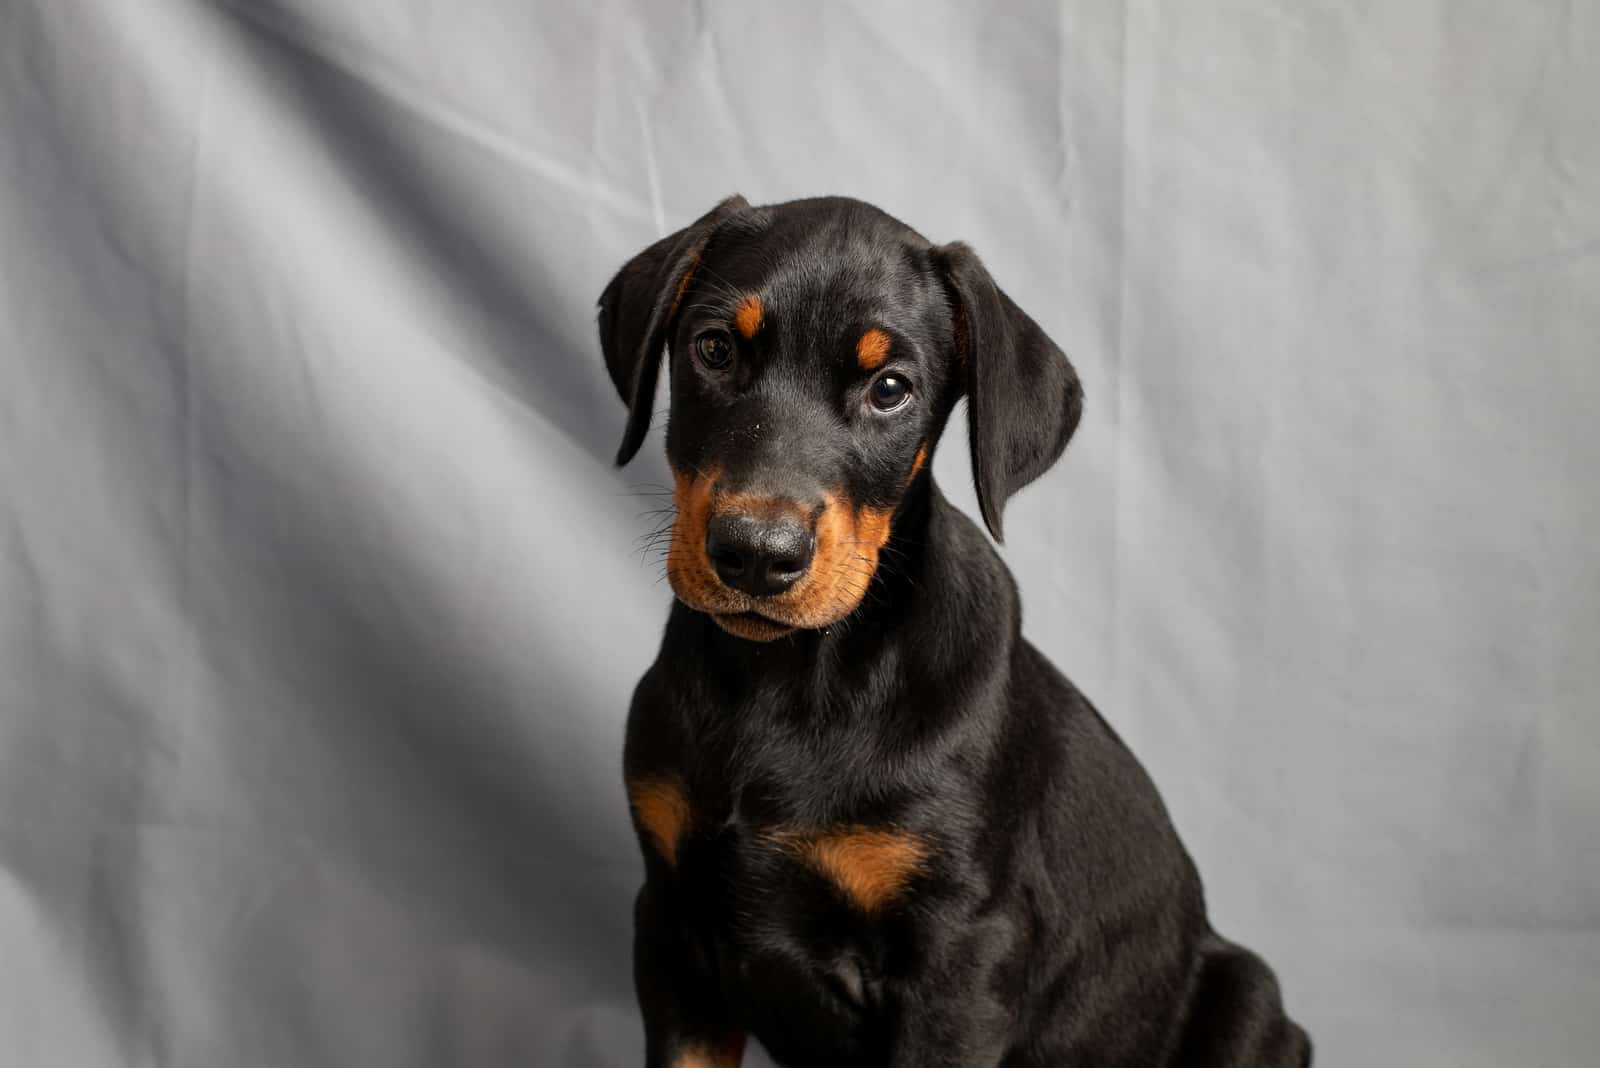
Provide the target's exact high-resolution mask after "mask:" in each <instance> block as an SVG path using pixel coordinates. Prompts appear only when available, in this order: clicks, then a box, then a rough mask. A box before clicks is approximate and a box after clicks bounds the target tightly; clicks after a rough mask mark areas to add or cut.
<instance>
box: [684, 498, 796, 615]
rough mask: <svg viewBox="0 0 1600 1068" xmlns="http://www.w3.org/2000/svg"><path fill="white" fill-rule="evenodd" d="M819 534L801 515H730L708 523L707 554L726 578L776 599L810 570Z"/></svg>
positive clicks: (738, 586) (738, 587)
mask: <svg viewBox="0 0 1600 1068" xmlns="http://www.w3.org/2000/svg"><path fill="white" fill-rule="evenodd" d="M815 548H816V538H815V537H814V536H813V535H812V533H811V530H810V528H808V527H807V526H806V524H805V523H804V522H802V521H801V520H800V518H799V517H797V516H787V515H779V516H765V515H748V514H743V513H738V512H735V513H731V514H727V515H719V516H716V517H715V518H713V519H712V520H711V522H710V523H708V524H706V555H707V556H709V557H710V558H711V565H712V566H713V567H715V568H716V569H717V574H718V576H720V577H721V579H722V581H723V582H725V583H727V584H728V585H729V586H732V587H733V588H734V589H736V590H743V591H744V592H746V593H748V594H750V595H752V596H755V597H771V596H772V595H773V594H777V593H782V592H783V591H784V590H786V589H788V588H789V587H790V586H793V585H794V584H795V583H796V582H799V581H800V579H801V578H803V577H804V576H805V573H806V572H807V571H808V570H810V568H811V554H812V552H813V550H815Z"/></svg>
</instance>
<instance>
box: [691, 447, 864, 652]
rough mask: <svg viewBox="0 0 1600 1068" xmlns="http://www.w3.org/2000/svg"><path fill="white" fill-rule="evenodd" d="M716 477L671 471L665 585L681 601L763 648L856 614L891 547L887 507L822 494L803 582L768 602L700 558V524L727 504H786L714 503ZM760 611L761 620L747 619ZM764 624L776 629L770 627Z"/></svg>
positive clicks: (765, 501)
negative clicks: (734, 585)
mask: <svg viewBox="0 0 1600 1068" xmlns="http://www.w3.org/2000/svg"><path fill="white" fill-rule="evenodd" d="M719 475H720V472H719V471H718V470H716V469H713V470H712V471H710V472H708V473H706V474H704V475H693V474H690V473H689V472H686V471H678V470H675V471H674V472H673V475H672V479H673V503H674V505H675V506H676V509H677V517H676V518H675V519H674V521H673V524H672V546H671V548H670V549H669V550H668V552H667V580H668V582H669V583H671V585H672V592H673V593H675V594H676V595H677V597H678V599H679V600H680V601H682V602H683V603H684V604H686V605H688V606H689V607H690V608H693V609H695V610H696V611H699V612H707V613H710V614H711V615H712V616H713V617H714V618H716V620H717V622H718V623H719V624H721V625H722V627H723V629H724V630H727V631H729V632H730V633H732V634H736V635H738V636H739V637H741V638H748V639H750V640H752V641H769V640H771V639H773V638H777V637H781V636H782V635H783V634H785V633H787V632H788V629H790V628H795V627H808V628H814V627H825V626H828V625H829V624H831V623H836V622H838V621H839V620H841V619H843V618H844V617H845V616H847V615H849V614H850V613H851V612H853V611H855V609H856V606H857V605H859V604H860V603H861V598H862V597H863V596H864V595H865V594H866V592H867V585H868V584H869V583H870V582H871V581H872V576H873V574H874V572H876V570H877V567H878V553H879V551H880V550H881V549H882V548H883V546H884V545H885V544H886V543H887V542H888V540H889V532H890V530H889V524H890V519H891V518H892V517H893V514H894V511H893V509H892V508H870V507H861V508H856V507H852V506H851V505H850V504H849V503H848V502H846V501H845V500H843V499H842V497H841V496H840V495H838V494H831V493H830V494H824V505H823V509H822V514H821V516H820V517H819V518H818V519H817V522H816V527H815V531H814V533H815V536H816V550H815V552H814V553H813V554H812V558H811V568H810V570H809V571H807V572H806V575H805V577H804V578H802V579H801V580H800V581H799V582H797V583H795V584H794V585H793V586H792V587H790V588H789V589H788V590H785V591H784V592H783V593H780V594H778V595H776V596H773V597H761V598H752V597H749V596H746V595H745V594H743V593H741V592H739V591H738V590H734V589H730V588H729V587H728V586H726V585H724V584H723V582H722V580H721V579H720V578H718V577H717V573H716V569H715V568H714V567H713V566H712V563H711V561H710V559H709V558H708V557H707V556H706V525H707V524H708V523H709V522H710V520H711V517H712V515H713V514H714V513H717V512H722V511H723V510H724V509H725V508H728V507H729V506H730V505H740V504H743V505H746V506H749V507H751V508H756V509H767V508H790V507H794V505H793V503H792V502H788V501H777V500H774V499H773V498H767V497H755V496H750V497H746V496H743V495H738V494H731V495H724V496H715V495H714V490H715V487H716V484H717V479H718V477H719ZM751 612H759V613H760V616H761V617H764V618H762V619H751V618H749V617H747V616H745V613H751ZM768 623H773V624H777V625H778V626H773V627H769V626H767V624H768Z"/></svg>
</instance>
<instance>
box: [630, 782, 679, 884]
mask: <svg viewBox="0 0 1600 1068" xmlns="http://www.w3.org/2000/svg"><path fill="white" fill-rule="evenodd" d="M628 798H629V800H630V801H632V802H633V811H634V814H635V815H636V816H637V817H638V818H639V826H641V827H643V828H644V830H645V833H646V834H648V835H649V836H650V838H651V840H652V841H654V842H655V845H656V851H657V852H658V853H660V854H661V858H662V859H663V860H665V861H666V862H667V863H668V864H671V865H676V864H677V863H678V842H679V840H681V839H682V838H683V832H684V830H685V829H686V828H687V827H688V826H689V818H690V813H689V799H688V797H686V796H685V795H684V792H683V787H682V786H679V785H678V784H677V783H676V782H672V781H669V780H665V779H641V780H639V781H637V782H630V783H629V784H628Z"/></svg>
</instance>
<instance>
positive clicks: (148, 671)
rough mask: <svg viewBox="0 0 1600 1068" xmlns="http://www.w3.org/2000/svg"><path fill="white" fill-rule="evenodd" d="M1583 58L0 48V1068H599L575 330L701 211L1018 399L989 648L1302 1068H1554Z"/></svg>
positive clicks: (380, 28)
mask: <svg viewBox="0 0 1600 1068" xmlns="http://www.w3.org/2000/svg"><path fill="white" fill-rule="evenodd" d="M1596 54H1600V11H1597V8H1596V5H1594V4H1588V3H1582V2H1579V3H1556V2H1544V0H1529V2H1522V3H1515V4H1511V3H1490V2H1473V3H1456V2H1447V0H1432V2H1430V0H1393V2H1390V3H1382V4H1379V3H1355V2H1349V0H1335V2H1331V3H1324V4H1304V3H1291V2H1288V0H1257V2H1252V3H1229V4H1221V5H1218V4H1185V3H1180V2H1177V0H1167V2H1157V0H1130V2H1128V3H1116V2H1111V0H1084V2H1074V3H1065V4H1048V3H1035V2H1018V3H1010V4H1005V5H999V6H985V5H971V4H959V3H924V4H917V5H889V6H880V5H866V4H863V5H856V6H852V7H847V6H837V5H832V4H823V5H809V4H789V5H770V6H767V5H745V4H695V5H678V4H667V3H646V2H643V0H638V2H625V0H607V2H604V3H597V4H589V3H578V2H561V3H557V2H537V0H520V2H515V3H512V2H506V0H483V2H477V3H468V4H461V3H454V4H447V3H443V2H441V0H414V2H411V3H407V4H391V3H380V2H376V0H366V2H357V0H346V2H342V3H337V4H329V3H319V2H314V0H258V2H246V0H235V2H220V0H219V2H211V3H204V2H199V0H146V2H140V3H122V2H117V3H110V2H102V0H7V2H6V3H4V4H0V487H3V491H4V492H3V495H0V959H3V960H5V962H6V967H5V969H4V972H3V974H0V1065H4V1066H13V1065H14V1066H16V1068H45V1066H61V1068H98V1066H107V1068H110V1066H119V1068H120V1066H130V1068H132V1066H151V1065H163V1066H164V1065H177V1066H195V1068H211V1066H221V1065H227V1066H230V1068H254V1066H261V1068H282V1066H294V1068H320V1066H327V1068H352V1066H362V1065H372V1066H382V1068H407V1066H412V1065H415V1066H419V1068H420V1066H430V1068H432V1066H438V1065H455V1066H462V1068H466V1066H474V1068H476V1066H499V1065H537V1066H546V1065H550V1066H571V1068H580V1066H602V1065H604V1066H610V1065H636V1064H639V1063H642V1049H643V1035H642V1030H641V1027H640V1024H639V1021H638V1015H637V1012H636V1009H635V1007H634V1003H633V996H632V990H631V981H630V972H629V964H628V960H629V951H630V950H629V947H630V938H631V934H630V930H631V918H632V908H631V906H632V898H633V894H634V892H635V890H636V888H637V886H638V884H639V881H640V878H641V873H642V868H641V864H640V861H639V857H638V852H637V846H636V844H635V842H634V839H633V837H632V832H631V830H630V827H629V823H628V816H627V811H626V803H625V800H624V796H623V793H622V789H621V781H620V779H621V776H620V752H621V741H622V726H623V720H624V716H625V712H626V708H627V703H628V698H629V694H630V692H631V688H632V686H633V683H634V681H635V680H636V679H637V677H638V676H639V675H640V674H641V673H642V672H643V670H644V669H645V667H646V666H647V665H648V664H649V662H650V660H651V659H652V657H653V656H654V650H655V647H656V644H657V641H658V639H659V635H660V631H661V627H662V624H663V621H664V619H665V614H666V609H667V605H668V603H669V599H670V592H669V591H668V589H667V587H666V585H665V584H664V583H663V582H661V581H660V567H659V562H658V561H657V560H656V559H655V558H654V557H652V556H651V555H650V554H649V553H648V552H644V553H640V552H639V551H638V544H637V541H636V539H637V538H638V536H639V535H641V534H643V533H645V532H647V531H648V530H650V529H651V527H652V523H653V520H652V518H651V517H650V516H649V515H648V514H647V513H649V512H650V510H651V509H654V508H657V507H659V506H660V505H661V503H662V501H663V498H662V495H661V492H662V489H663V487H664V484H665V483H667V482H668V481H669V480H668V478H667V472H666V467H665V464H664V461H663V460H662V457H661V449H660V442H661V422H662V420H661V419H660V418H658V419H657V423H656V427H655V430H654V432H653V433H652V437H651V439H650V441H649V442H648V443H647V445H646V448H645V451H644V454H643V455H642V456H641V458H640V459H639V460H637V461H636V462H635V463H634V464H633V465H632V466H630V467H629V468H627V469H625V470H621V471H618V470H616V469H614V468H613V467H612V466H611V464H610V457H611V455H612V453H613V451H614V449H615V447H616V443H617V441H618V440H619V439H620V435H621V432H622V416H623V413H622V408H621V405H620V403H619V401H618V400H617V398H616V395H615V393H614V391H613V389H612V387H611V385H610V384H609V382H608V381H607V379H606V376H605V373H604V370H603V367H602V363H601V358H600V353H599V347H598V343H597V340H596V338H595V332H594V302H595V300H596V298H597V297H598V295H599V293H600V291H601V289H602V288H603V287H604V285H605V283H606V282H607V281H608V280H609V278H610V277H611V274H612V272H614V271H615V270H616V269H617V268H618V267H619V266H620V265H621V264H622V263H623V261H624V260H625V259H626V258H627V257H629V256H630V255H632V254H633V253H634V252H635V251H637V250H638V249H640V248H642V247H643V246H645V245H646V244H648V243H649V242H650V241H652V240H654V239H655V238H657V237H659V236H661V235H663V234H665V233H668V232H670V231H672V230H674V229H676V228H677V227H679V226H681V225H683V224H685V223H686V222H688V221H689V220H691V219H693V218H694V217H695V216H697V215H698V214H700V213H701V212H702V211H704V210H706V209H707V208H708V207H710V205H711V204H712V203H714V202H715V201H716V200H717V199H719V198H720V197H722V196H724V195H726V194H729V193H733V192H740V193H743V194H744V195H745V196H747V197H749V198H750V199H751V200H752V201H755V202H766V201H773V200H780V199H786V198H790V197H795V196H804V195H813V194H818V193H844V194H850V195H854V196H859V197H862V198H863V199H867V200H871V201H873V202H875V203H878V204H880V205H881V206H883V207H884V208H885V209H887V210H889V211H890V212H891V213H892V214H895V215H897V216H899V217H901V218H903V219H905V220H906V221H907V222H909V223H911V224H912V225H913V226H916V227H917V228H918V229H920V230H921V231H922V232H923V233H925V234H926V235H927V236H929V237H930V238H931V239H933V240H936V241H949V240H955V239H963V240H966V241H968V242H970V243H971V244H972V245H973V246H974V247H975V248H976V249H977V250H978V251H979V253H980V254H981V255H982V256H983V257H984V259H985V261H986V262H987V264H988V265H989V267H990V268H991V270H992V271H993V273H994V274H995V276H996V277H997V278H998V280H999V281H1000V284H1001V285H1002V286H1003V287H1004V288H1005V289H1006V290H1007V291H1008V292H1009V293H1010V295H1011V296H1012V297H1014V298H1015V299H1016V301H1017V302H1018V303H1019V304H1020V305H1021V306H1022V307H1023V308H1025V309H1027V310H1028V311H1029V312H1031V313H1032V314H1033V316H1034V317H1035V318H1036V319H1038V320H1039V322H1040V323H1041V324H1043V326H1044V327H1045V329H1046V330H1047V331H1048V332H1049V333H1050V334H1051V335H1052V336H1053V337H1054V338H1055V339H1056V340H1057V341H1058V342H1059V343H1060V344H1061V345H1062V346H1063V347H1064V348H1065V349H1066V350H1067V351H1068V352H1070V353H1071V354H1072V356H1073V358H1074V360H1075V362H1076V364H1077V367H1078V369H1079V371H1080V373H1081V375H1082V377H1083V380H1084V383H1085V387H1086V391H1087V407H1086V414H1085V418H1084V422H1083V426H1082V429H1081V430H1080V431H1079V433H1078V436H1077V438H1076V440H1075V441H1074V442H1073V444H1072V445H1071V447H1070V448H1069V450H1068V452H1067V454H1066V457H1065V458H1064V459H1063V461H1062V462H1061V463H1060V464H1058V465H1057V466H1056V467H1055V468H1054V469H1053V470H1051V471H1050V472H1049V473H1048V474H1047V475H1046V476H1045V477H1044V478H1042V479H1041V480H1040V481H1039V482H1038V483H1037V484H1036V485H1034V486H1033V487H1031V488H1029V489H1027V490H1025V491H1024V492H1023V493H1022V494H1021V495H1020V496H1019V497H1017V498H1016V499H1015V500H1014V501H1013V503H1012V505H1011V507H1010V509H1009V510H1008V512H1007V516H1006V531H1007V544H1006V545H1005V547H1004V550H1003V552H1004V556H1005V558H1006V559H1007V561H1008V562H1009V564H1010V566H1011V567H1012V569H1013V570H1014V572H1015V573H1016V576H1017V578H1018V581H1019V583H1020V585H1021V588H1022V592H1023V603H1024V606H1025V607H1024V629H1025V632H1026V633H1027V635H1028V636H1029V637H1030V638H1031V639H1032V640H1033V641H1034V642H1035V643H1037V644H1038V645H1039V646H1040V647H1041V648H1042V649H1043V650H1044V651H1045V652H1046V653H1047V654H1048V655H1049V656H1050V657H1051V659H1052V660H1054V661H1055V662H1056V663H1057V664H1058V665H1059V666H1060V667H1061V668H1062V669H1063V670H1064V671H1065V672H1066V673H1067V674H1068V675H1069V676H1071V677H1072V678H1073V679H1074V680H1075V681H1076V682H1077V684H1078V685H1079V686H1080V687H1081V688H1082V689H1083V690H1084V691H1085V692H1086V693H1087V694H1088V695H1089V696H1090V697H1091V699H1092V700H1094V701H1095V703H1096V704H1097V705H1098V706H1099V707H1100V708H1101V709H1102V710H1103V711H1104V712H1105V714H1106V716H1107V718H1108V719H1109V720H1110V722H1111V723H1112V724H1113V726H1114V727H1115V728H1116V729H1117V730H1118V731H1119V732H1120V733H1121V734H1122V735H1123V737H1124V738H1125V739H1126V740H1127V741H1128V743H1129V744H1130V745H1131V746H1132V748H1133V749H1134V750H1135V752H1136V753H1138V754H1139V756H1140V757H1141V759H1142V760H1143V761H1144V762H1145V764H1146V765H1147V766H1148V767H1149V769H1150V771H1151V773H1152V775H1153V776H1154V777H1155V779H1156V781H1157V783H1158V784H1159V786H1160V788H1161V790H1162V792H1163V795H1164V797H1165V799H1166V801H1167V804H1168V806H1169V808H1170V809H1171V811H1172V814H1173V818H1174V820H1175V822H1176V823H1177V825H1178V828H1179V830H1180V832H1181V833H1182V835H1183V836H1184V838H1185V840H1186V842H1187V844H1188V846H1189V848H1190V849H1191V851H1192V852H1193V854H1194V856H1195V859H1196V861H1197V863H1198V865H1199V867H1200V869H1201V872H1202V874H1203V876H1204V878H1205V880H1206V885H1207V890H1208V896H1209V901H1210V906H1211V910H1212V914H1213V918H1214V920H1215V923H1216V926H1217V927H1218V929H1219V930H1221V931H1222V932H1223V933H1225V934H1226V935H1228V936H1230V937H1232V938H1235V939H1237V940H1240V941H1242V942H1244V943H1245V944H1247V945H1249V946H1251V947H1252V948H1254V949H1256V950H1258V951H1259V952H1260V953H1262V954H1263V955H1264V956H1265V957H1266V958H1267V959H1268V960H1269V961H1270V962H1271V963H1272V964H1273V966H1274V967H1275V969H1276V970H1277V973H1278V976H1279V978H1280V980H1281V982H1282V985H1283V989H1284V996H1285V999H1286V1002H1287V1004H1288V1006H1289V1009H1290V1011H1291V1012H1292V1014H1293V1015H1294V1016H1295V1017H1296V1018H1297V1019H1298V1020H1300V1021H1301V1022H1303V1023H1304V1024H1305V1025H1306V1026H1307V1028H1308V1029H1309V1030H1310V1031H1311V1033H1312V1034H1313V1036H1314V1038H1315V1039H1316V1042H1317V1045H1318V1050H1319V1063H1322V1064H1327V1065H1342V1064H1392V1065H1408V1066H1425V1065H1438V1066H1450V1068H1471V1066H1485V1068H1487V1066H1495V1068H1501V1066H1504V1065H1511V1064H1515V1065H1554V1066H1565V1065H1573V1066H1577V1065H1588V1064H1593V1063H1594V1050H1595V1049H1596V1048H1600V1013H1597V1012H1596V1007H1597V1006H1600V818H1597V811H1600V548H1597V547H1600V537H1597V533H1596V532H1597V530H1600V506H1597V501H1600V482H1597V479H1596V471H1597V469H1600V428H1597V422H1596V417H1595V413H1596V411H1597V410H1600V348H1597V344H1600V343H1597V340H1596V339H1597V338H1600V124H1597V123H1596V121H1595V111H1594V102H1595V101H1596V100H1597V99H1600V66H1597V65H1596V64H1595V63H1594V61H1593V57H1594V56H1595V55H1596ZM665 404H666V398H665V395H664V394H663V396H662V397H661V398H659V399H658V406H662V407H664V406H665ZM964 434H965V430H964V427H963V426H961V425H960V423H959V416H958V420H957V422H956V423H955V424H954V425H953V427H952V432H951V434H950V436H949V437H948V438H947V439H946V442H945V447H944V448H943V449H942V450H941V451H940V452H939V454H938V456H937V458H936V463H935V465H934V466H935V471H936V474H937V477H938V478H939V480H940V482H941V484H942V485H943V486H945V487H946V489H947V492H949V493H950V494H951V495H952V496H953V497H954V498H955V499H956V500H957V501H958V502H960V503H961V504H963V506H965V507H968V508H969V509H970V508H971V507H972V500H973V498H972V493H971V489H970V486H969V474H968V468H967V465H966V459H965V456H964V452H965V443H964ZM749 1063H756V1064H759V1063H765V1061H764V1058H762V1056H761V1054H760V1053H759V1051H754V1052H752V1054H751V1056H750V1058H749Z"/></svg>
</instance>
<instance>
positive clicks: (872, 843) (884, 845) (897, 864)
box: [774, 827, 928, 912]
mask: <svg viewBox="0 0 1600 1068" xmlns="http://www.w3.org/2000/svg"><path fill="white" fill-rule="evenodd" d="M774 837H775V838H776V839H777V840H778V841H779V842H780V843H782V844H783V845H784V846H785V847H786V848H788V849H790V850H791V851H793V852H794V853H795V855H796V856H798V857H799V858H800V859H801V860H802V861H804V862H805V863H806V864H807V865H809V866H810V867H811V868H813V869H815V870H816V871H817V872H819V873H820V874H821V875H823V876H824V877H825V878H827V879H828V881H829V882H831V883H833V884H834V885H835V886H837V887H838V888H839V889H840V890H841V891H843V893H844V895H845V897H847V898H849V899H850V901H851V902H852V903H853V904H854V905H855V906H856V907H857V908H859V909H861V910H862V911H863V912H877V911H878V910H879V909H881V908H883V906H885V905H887V904H889V902H891V901H893V900H894V899H895V898H897V897H899V896H900V894H901V893H902V892H903V891H904V890H905V888H906V886H907V884H909V883H910V882H911V879H912V877H913V876H915V875H916V874H917V873H918V872H920V871H921V870H922V866H923V862H924V861H925V860H926V859H927V855H928V848H927V845H926V844H925V843H924V842H923V841H922V840H921V839H920V838H918V837H916V836H915V835H912V834H907V833H905V832H904V831H893V830H886V829H882V828H874V827H845V828H841V829H838V830H832V831H814V832H795V831H786V832H779V833H778V834H776V835H774Z"/></svg>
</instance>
